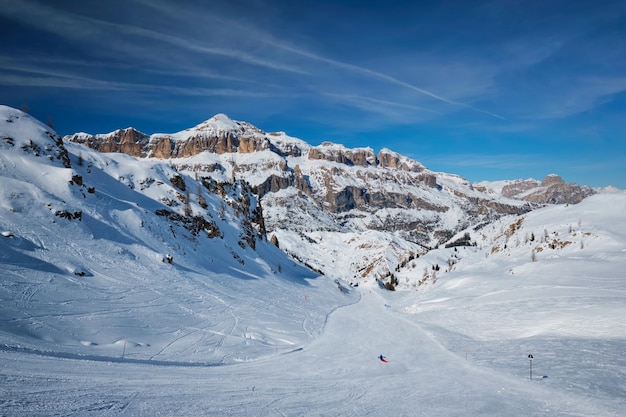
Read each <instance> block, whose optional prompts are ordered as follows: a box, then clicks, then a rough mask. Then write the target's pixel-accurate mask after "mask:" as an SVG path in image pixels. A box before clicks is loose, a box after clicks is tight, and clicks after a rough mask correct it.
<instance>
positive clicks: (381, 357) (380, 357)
mask: <svg viewBox="0 0 626 417" xmlns="http://www.w3.org/2000/svg"><path fill="white" fill-rule="evenodd" d="M378 359H380V361H381V362H383V363H387V362H389V361H388V360H387V358H386V357H385V356H384V355H380V356H379V357H378Z"/></svg>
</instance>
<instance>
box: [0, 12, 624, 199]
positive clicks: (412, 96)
mask: <svg viewBox="0 0 626 417" xmlns="http://www.w3.org/2000/svg"><path fill="white" fill-rule="evenodd" d="M0 102H2V104H7V105H10V106H13V107H17V108H22V107H23V106H24V105H27V106H28V108H29V112H30V113H31V114H32V115H34V116H36V117H38V118H39V119H41V120H43V121H46V120H47V119H48V118H49V117H50V118H51V120H52V122H53V124H54V126H55V128H56V130H57V131H59V133H61V134H68V133H74V132H78V131H86V132H89V133H105V132H109V131H112V130H115V129H117V128H121V127H128V126H133V127H136V128H138V129H139V130H141V131H143V132H145V133H155V132H175V131H179V130H183V129H185V128H188V127H191V126H194V125H196V124H198V123H200V122H201V121H203V120H206V119H208V118H209V117H211V116H213V115H214V114H216V113H226V114H227V115H229V116H230V117H231V118H233V119H235V120H245V121H248V122H250V123H252V124H254V125H256V126H257V127H259V128H261V129H263V130H266V131H279V130H280V131H285V132H287V133H288V134H290V135H292V136H296V137H299V138H301V139H304V140H306V141H307V142H309V143H311V144H313V145H317V144H319V143H321V142H323V141H326V140H328V141H332V142H335V143H341V144H344V145H345V146H348V147H366V146H369V147H372V148H374V150H375V151H378V150H380V148H382V147H387V148H390V149H392V150H394V151H397V152H400V153H401V154H404V155H407V156H409V157H411V158H413V159H415V160H417V161H419V162H421V163H423V164H424V165H426V166H427V167H428V168H430V169H432V170H435V171H445V172H450V173H455V174H459V175H461V176H463V177H465V178H467V179H469V180H470V181H472V182H474V181H480V180H499V179H517V178H531V177H532V178H536V179H542V178H543V177H544V176H545V175H547V174H551V173H556V174H559V175H561V176H562V177H563V178H564V179H565V181H567V182H577V183H580V184H587V185H590V186H598V187H600V186H607V185H613V186H616V187H619V188H622V189H626V2H624V1H623V0H621V1H603V0H599V1H593V2H592V1H576V0H571V1H559V0H550V1H536V0H533V1H531V0H528V1H524V0H508V1H504V0H502V1H500V0H492V1H437V2H432V1H424V2H420V1H406V2H404V1H392V0H387V1H369V2H367V1H362V0H361V1H325V0H319V1H298V2H295V1H287V0H285V1H282V0H281V1H270V0H229V1H219V0H215V1H184V2H180V1H175V0H107V1H104V2H100V1H63V0H55V1H44V0H40V1H38V0H18V1H15V0H0Z"/></svg>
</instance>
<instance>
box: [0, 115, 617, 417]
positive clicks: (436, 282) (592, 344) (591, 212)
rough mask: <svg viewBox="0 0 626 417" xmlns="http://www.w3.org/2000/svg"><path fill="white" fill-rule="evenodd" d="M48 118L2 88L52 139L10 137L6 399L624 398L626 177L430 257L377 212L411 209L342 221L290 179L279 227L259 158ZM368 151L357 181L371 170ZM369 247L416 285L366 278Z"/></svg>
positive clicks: (91, 402)
mask: <svg viewBox="0 0 626 417" xmlns="http://www.w3.org/2000/svg"><path fill="white" fill-rule="evenodd" d="M11 115H15V116H18V117H17V118H13V121H12V122H5V121H4V120H8V119H9V118H10V117H9V116H11ZM46 132H49V133H50V135H52V138H54V137H55V134H54V132H52V131H49V129H48V128H47V127H46V126H45V125H42V124H40V123H38V122H36V121H34V120H32V119H31V118H29V117H27V116H26V115H24V114H23V113H21V112H18V111H16V110H13V109H8V108H0V137H2V138H9V137H10V138H11V141H8V142H13V143H14V144H30V142H29V140H32V142H33V143H35V144H37V145H39V146H40V147H41V148H42V149H44V151H42V152H39V156H37V155H36V153H37V152H34V151H33V147H28V146H27V147H24V148H22V147H21V146H19V145H13V146H11V145H9V144H8V142H7V141H6V140H4V141H3V142H4V143H5V144H6V146H5V145H2V143H0V145H2V146H1V147H0V158H1V159H0V161H1V164H0V177H1V178H0V266H1V268H0V271H1V272H0V277H1V278H2V279H1V280H0V363H2V372H3V376H4V380H3V384H2V385H0V414H3V415H4V414H6V415H23V416H40V415H81V416H82V415H94V416H110V415H113V414H120V415H125V416H144V415H155V416H165V415H185V416H187V415H188V416H195V415H224V416H249V415H259V416H273V415H313V416H321V415H359V416H381V415H397V416H413V415H420V414H421V415H428V416H460V415H464V416H465V415H471V416H493V415H498V416H503V417H513V416H520V415H533V416H545V417H554V416H562V417H566V416H567V417H571V416H598V417H600V416H602V417H607V416H608V417H617V416H621V415H623V410H624V407H625V406H626V401H625V398H626V388H625V387H626V374H625V373H624V369H626V358H625V357H624V354H623V353H624V351H626V326H625V325H624V324H623V313H624V305H626V280H625V279H624V274H623V271H624V270H626V257H625V256H624V254H626V221H624V220H626V219H625V218H624V216H625V214H624V213H626V193H624V192H623V191H614V192H611V193H599V194H597V195H594V196H590V197H587V198H585V199H584V200H583V201H582V202H581V203H579V204H575V205H574V204H570V205H556V206H546V207H544V208H540V209H537V210H533V211H531V212H528V213H525V214H523V215H507V216H500V217H499V218H493V219H490V221H485V222H483V223H480V224H476V225H472V226H471V227H469V228H466V229H459V230H458V232H457V233H454V234H453V235H451V236H450V238H449V239H447V240H446V244H442V245H440V246H439V247H438V248H433V249H432V250H429V251H427V252H420V253H419V256H415V257H410V256H408V255H409V254H410V253H411V252H416V251H417V250H422V251H423V247H421V246H419V245H417V244H415V243H411V242H409V241H408V240H406V239H404V238H402V237H401V236H400V235H401V233H396V234H394V233H389V232H384V231H380V230H371V229H366V228H363V225H362V223H365V222H367V221H379V222H381V223H382V222H384V221H385V219H388V218H389V217H388V216H392V215H399V214H400V213H403V212H401V211H400V210H398V209H392V208H386V209H381V210H380V211H378V212H376V213H373V214H372V215H371V217H357V216H355V217H350V216H349V215H350V212H346V213H343V214H342V216H341V217H340V218H342V219H343V220H344V221H343V222H337V216H336V215H333V213H331V212H329V211H326V210H318V209H317V207H318V202H317V201H315V200H314V199H313V198H311V197H309V196H306V197H305V196H298V190H296V189H294V188H284V189H280V190H278V191H276V192H271V193H268V194H266V196H265V197H264V198H265V199H264V200H263V204H262V207H263V212H264V215H265V220H266V222H267V223H269V224H280V222H281V221H283V219H284V218H291V219H292V220H293V223H292V225H294V226H296V227H294V228H289V229H287V228H285V229H284V230H283V231H282V234H279V233H278V230H274V231H271V230H269V231H268V234H267V236H268V237H267V238H264V237H263V232H262V230H263V228H262V225H261V224H259V223H257V222H256V221H257V220H258V219H256V218H255V216H254V215H253V213H254V211H255V209H258V208H259V207H260V206H259V205H258V200H257V197H256V195H255V194H254V193H252V192H251V190H250V188H249V185H248V184H249V183H248V182H247V181H242V179H243V178H241V177H239V176H240V175H241V176H242V177H243V176H244V174H243V173H242V172H241V171H239V172H238V171H237V170H234V171H233V172H229V171H225V172H221V171H220V174H219V175H224V176H225V177H224V178H225V179H228V181H225V182H220V181H217V180H216V178H218V177H217V176H215V177H213V176H207V177H206V178H205V177H204V176H203V175H202V172H201V171H194V170H176V169H174V168H173V167H172V164H171V163H170V162H171V161H167V160H165V161H164V160H158V159H150V158H134V157H131V156H128V155H124V154H119V153H99V152H96V151H94V150H92V149H89V148H87V147H85V146H83V145H81V144H77V143H65V144H63V143H57V142H56V141H55V140H54V139H51V137H50V135H49V134H48V133H46ZM46 146H48V147H50V150H49V151H48V150H46V149H45V147H46ZM57 151H58V152H57ZM64 152H66V154H67V156H68V161H69V162H70V164H69V166H66V165H65V162H64V160H63V159H62V158H60V159H57V157H56V155H57V154H59V155H63V153H64ZM247 156H248V157H250V158H255V157H256V156H258V155H257V154H256V153H251V154H248V155H247ZM50 157H51V158H52V159H50ZM196 157H197V158H208V160H209V161H213V162H215V163H220V164H221V163H225V160H224V159H222V158H226V159H227V158H228V155H226V156H224V155H210V154H208V153H205V154H203V155H197V156H194V158H196ZM267 157H268V155H265V156H264V158H263V159H264V163H265V161H266V159H267ZM211 158H213V159H211ZM294 158H295V157H294ZM274 161H275V162H280V160H279V159H275V160H274ZM180 162H181V163H182V162H183V160H182V159H181V161H180ZM187 162H189V160H187ZM248 162H249V163H252V162H253V161H248ZM301 163H302V165H304V164H305V163H307V164H309V163H310V164H311V165H313V164H319V163H320V162H319V161H308V160H301ZM270 165H271V166H274V165H273V163H272V164H270ZM337 167H341V166H340V165H337ZM341 168H342V167H341ZM255 169H257V171H246V172H255V174H254V175H257V176H261V175H262V170H261V168H260V165H256V168H255ZM272 169H276V168H272ZM350 169H353V170H351V171H350V172H352V173H357V174H359V175H363V176H362V177H359V175H355V179H354V180H353V181H354V183H352V184H358V183H359V182H360V181H363V182H365V181H366V179H367V174H368V173H371V168H368V167H362V166H360V167H353V168H350ZM217 172H218V171H215V174H216V173H217ZM276 172H277V171H276ZM390 172H391V170H390ZM196 173H197V179H196ZM394 174H395V175H397V176H399V177H400V178H410V177H409V176H407V174H406V173H405V172H394ZM216 175H217V174H216ZM233 175H234V176H235V177H236V178H235V180H234V181H233V178H232V177H231V176H233ZM247 175H248V174H247ZM227 177H231V178H227ZM251 177H252V174H249V178H251ZM342 181H346V184H350V183H349V182H348V181H350V180H348V179H342ZM463 181H464V180H463V179H461V178H459V177H456V176H454V175H447V174H446V175H441V176H438V177H437V184H438V185H439V187H440V189H438V192H440V197H439V198H440V199H441V201H442V202H443V201H447V200H449V197H448V196H449V195H450V194H452V195H454V193H453V191H455V190H456V191H457V192H460V191H462V190H464V191H466V192H468V193H472V191H471V190H469V191H467V190H468V189H467V188H466V186H465V185H464V183H463ZM183 186H184V189H182V188H181V187H183ZM90 190H92V191H90ZM399 190H402V187H400V186H399ZM186 195H188V196H189V198H187V197H186ZM305 195H306V194H305ZM470 195H475V196H480V195H482V194H481V193H480V192H478V191H476V194H470ZM296 196H298V197H296ZM456 198H460V197H456ZM272 199H276V200H281V201H280V204H278V202H273V201H272ZM270 203H272V204H274V203H275V204H274V205H273V208H274V209H272V210H270V209H269V205H270ZM433 204H434V203H433ZM188 209H191V213H188V212H187V211H188ZM157 212H158V213H160V214H157ZM57 213H59V214H57ZM65 213H68V214H69V217H68V216H67V215H66V214H65ZM75 213H80V216H76V217H75V216H74V214H75ZM352 214H354V212H352ZM417 214H419V213H416V215H417ZM421 215H424V213H422V214H421ZM428 215H429V216H432V221H433V222H435V223H436V222H450V224H456V222H457V221H458V220H459V219H463V218H464V216H466V215H467V214H466V212H465V211H464V210H463V207H461V206H459V207H456V208H450V209H448V210H447V211H446V212H445V213H444V216H443V217H441V216H439V215H437V212H436V211H432V212H429V213H428ZM202 219H203V220H202ZM359 224H361V225H360V226H359ZM357 226H358V227H362V229H360V230H357V229H356V228H357ZM266 227H267V225H266ZM355 230H357V231H355ZM273 233H276V235H277V236H278V244H279V246H280V248H281V249H282V250H280V249H278V248H277V247H276V246H274V245H273V244H271V243H270V242H269V241H268V240H269V238H270V237H271V235H272V234H273ZM446 246H448V247H446ZM285 252H289V253H290V254H295V255H297V256H299V257H301V258H302V259H301V260H300V261H297V260H296V258H295V257H291V258H290V257H289V256H287V255H286V254H285ZM381 253H383V254H384V256H383V257H381V258H380V259H381V260H380V262H374V261H373V260H374V258H379V257H380V254H381ZM168 259H171V261H172V262H171V263H170V262H169V261H168ZM305 263H306V264H308V265H309V267H313V268H316V269H322V268H323V269H324V270H325V271H327V274H326V276H320V275H318V274H316V273H314V272H312V270H311V269H310V268H305V267H304V266H303V264H305ZM363 267H366V268H371V270H372V271H377V273H378V274H379V275H381V274H384V273H387V272H391V273H392V274H393V278H394V279H395V280H397V284H396V287H397V289H398V291H395V292H392V291H387V290H385V289H382V288H381V284H380V283H379V282H377V281H376V279H375V277H376V273H372V274H371V275H368V276H367V278H363V277H360V278H359V279H355V277H354V271H359V270H360V269H359V268H363ZM385 268H386V269H387V270H388V271H385ZM338 278H345V281H341V280H339V279H338ZM389 278H390V277H389ZM350 284H352V286H350ZM381 354H382V355H384V356H385V357H387V358H388V359H389V362H388V363H382V362H380V361H379V360H378V359H377V358H378V356H379V355H381ZM529 354H532V355H533V358H534V359H533V361H532V363H529V359H528V355H529ZM530 364H532V371H533V374H532V376H533V377H532V380H531V375H530V374H529V365H530ZM217 365H220V366H217Z"/></svg>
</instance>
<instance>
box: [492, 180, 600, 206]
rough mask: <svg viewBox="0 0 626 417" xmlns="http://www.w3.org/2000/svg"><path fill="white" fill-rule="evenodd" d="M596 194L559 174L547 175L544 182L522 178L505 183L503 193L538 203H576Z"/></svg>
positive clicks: (510, 196)
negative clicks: (566, 181)
mask: <svg viewBox="0 0 626 417" xmlns="http://www.w3.org/2000/svg"><path fill="white" fill-rule="evenodd" d="M592 194H595V191H594V190H593V189H591V188H589V187H587V186H580V185H577V184H566V183H565V181H563V179H562V178H561V177H560V176H558V175H554V174H551V175H547V176H546V177H545V178H544V179H543V181H542V182H539V181H536V180H532V179H531V180H520V181H514V182H512V183H511V184H508V185H505V186H504V187H503V188H502V195H503V196H505V197H508V198H515V199H520V200H525V201H529V202H532V203H538V204H576V203H580V202H581V201H582V200H583V199H584V198H585V197H587V196H590V195H592Z"/></svg>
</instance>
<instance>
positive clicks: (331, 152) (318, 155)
mask: <svg viewBox="0 0 626 417" xmlns="http://www.w3.org/2000/svg"><path fill="white" fill-rule="evenodd" d="M309 159H313V160H320V159H321V160H325V161H331V162H337V163H340V164H343V165H350V166H352V165H358V166H362V167H367V166H376V164H377V160H376V155H374V150H373V149H371V148H363V149H346V148H344V147H343V146H341V145H335V144H333V143H330V142H324V143H322V144H321V145H320V146H318V147H315V148H311V149H310V150H309Z"/></svg>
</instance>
